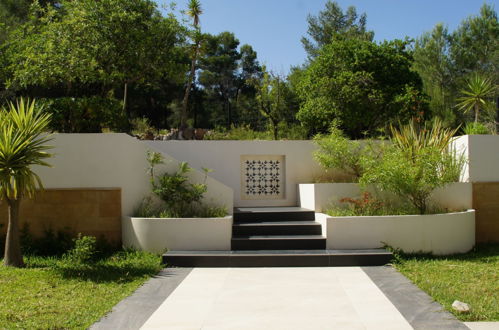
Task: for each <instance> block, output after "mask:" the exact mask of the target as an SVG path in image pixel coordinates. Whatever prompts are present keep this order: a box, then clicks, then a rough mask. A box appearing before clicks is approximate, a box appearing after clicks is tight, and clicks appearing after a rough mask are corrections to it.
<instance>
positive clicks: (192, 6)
mask: <svg viewBox="0 0 499 330" xmlns="http://www.w3.org/2000/svg"><path fill="white" fill-rule="evenodd" d="M202 13H203V10H202V9H201V3H200V2H199V0H190V1H189V10H188V11H187V14H188V15H189V16H190V17H191V18H192V21H193V22H192V25H193V27H194V31H193V32H192V33H193V40H194V45H193V50H192V55H191V71H190V73H189V77H188V80H187V86H186V87H185V93H184V100H183V102H182V114H181V116H180V129H181V130H183V129H185V128H186V125H187V108H188V103H189V94H190V92H191V88H192V83H193V81H194V78H195V75H196V62H197V59H198V55H199V46H200V44H201V37H202V35H201V31H200V29H199V16H200V15H201V14H202Z"/></svg>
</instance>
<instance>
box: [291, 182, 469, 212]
mask: <svg viewBox="0 0 499 330" xmlns="http://www.w3.org/2000/svg"><path fill="white" fill-rule="evenodd" d="M368 191H370V192H372V191H373V189H368ZM359 195H360V188H359V185H358V184H357V183H305V184H299V185H298V196H299V204H300V206H301V207H303V208H307V209H311V210H315V212H324V211H326V209H327V207H328V206H329V205H331V204H339V200H340V199H342V198H344V197H359ZM387 195H388V194H387ZM430 199H431V200H432V201H433V202H435V203H437V204H438V205H439V206H441V207H445V208H448V209H450V210H466V209H471V208H473V205H472V204H473V187H472V184H471V183H469V182H455V183H451V184H448V185H446V186H445V187H443V188H439V189H436V190H435V191H434V192H433V194H432V195H431V197H430Z"/></svg>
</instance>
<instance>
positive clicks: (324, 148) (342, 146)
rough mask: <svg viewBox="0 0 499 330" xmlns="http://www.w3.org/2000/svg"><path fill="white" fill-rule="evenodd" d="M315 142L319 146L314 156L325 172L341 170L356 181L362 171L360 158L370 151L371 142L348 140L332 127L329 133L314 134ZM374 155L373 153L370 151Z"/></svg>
mask: <svg viewBox="0 0 499 330" xmlns="http://www.w3.org/2000/svg"><path fill="white" fill-rule="evenodd" d="M314 142H315V144H316V145H317V146H318V147H319V149H318V150H317V151H315V152H314V154H313V155H314V158H315V160H317V162H318V163H319V164H320V165H321V166H322V168H324V170H325V171H326V172H328V171H331V170H335V169H336V170H341V171H343V172H344V173H345V174H347V175H350V176H352V177H353V179H354V181H358V180H359V178H360V177H361V176H362V174H363V172H364V168H363V165H362V162H361V158H362V157H364V156H365V155H366V154H368V153H370V152H369V151H372V147H373V145H372V144H369V143H367V144H366V145H362V144H361V142H359V141H352V140H349V139H348V138H347V137H345V136H344V135H343V132H342V131H341V130H340V129H338V128H336V127H333V128H331V129H330V134H329V135H321V134H319V135H316V136H315V137H314ZM370 154H371V156H372V157H375V155H374V153H370Z"/></svg>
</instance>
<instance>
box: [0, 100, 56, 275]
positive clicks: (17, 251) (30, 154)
mask: <svg viewBox="0 0 499 330" xmlns="http://www.w3.org/2000/svg"><path fill="white" fill-rule="evenodd" d="M49 122H50V115H49V114H47V113H44V112H43V111H42V109H40V108H39V107H37V106H36V104H35V101H29V100H28V101H24V100H23V99H20V100H18V101H17V103H16V104H13V103H10V104H9V106H8V108H7V109H5V108H3V109H1V110H0V199H2V200H4V201H5V202H6V203H7V206H8V210H9V222H8V228H7V237H6V240H5V256H4V264H5V265H6V266H13V267H22V266H24V262H23V257H22V254H21V245H20V238H19V206H20V203H21V200H22V199H23V198H24V197H32V196H33V194H34V193H35V191H36V190H37V189H39V188H43V186H42V182H41V180H40V178H39V177H38V175H37V174H36V173H35V172H33V170H32V169H31V166H33V165H41V166H49V164H47V163H46V162H45V161H44V159H46V158H49V157H51V154H49V153H47V150H48V149H49V148H50V147H49V146H47V145H45V144H46V143H47V142H49V141H50V140H51V137H50V135H46V134H45V131H46V129H47V127H48V125H49Z"/></svg>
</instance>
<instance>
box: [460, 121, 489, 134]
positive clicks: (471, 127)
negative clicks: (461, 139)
mask: <svg viewBox="0 0 499 330" xmlns="http://www.w3.org/2000/svg"><path fill="white" fill-rule="evenodd" d="M463 130H464V134H466V135H483V134H491V130H490V129H489V128H488V127H487V126H485V125H484V124H482V123H467V124H466V126H464V129H463Z"/></svg>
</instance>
